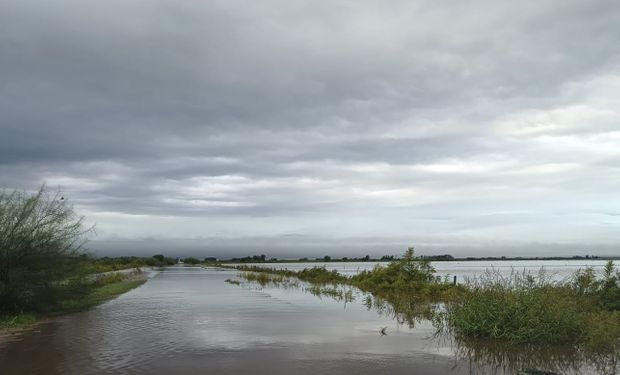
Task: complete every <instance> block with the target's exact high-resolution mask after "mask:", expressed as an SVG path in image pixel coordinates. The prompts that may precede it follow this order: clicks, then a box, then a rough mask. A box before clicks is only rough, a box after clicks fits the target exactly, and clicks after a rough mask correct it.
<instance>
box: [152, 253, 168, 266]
mask: <svg viewBox="0 0 620 375" xmlns="http://www.w3.org/2000/svg"><path fill="white" fill-rule="evenodd" d="M153 258H155V259H157V260H158V261H159V263H162V264H163V263H164V261H165V259H166V257H165V256H163V255H162V254H157V255H153Z"/></svg>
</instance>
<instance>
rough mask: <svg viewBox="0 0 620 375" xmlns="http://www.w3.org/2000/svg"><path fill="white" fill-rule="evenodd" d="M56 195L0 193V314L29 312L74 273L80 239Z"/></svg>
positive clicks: (82, 231) (78, 224) (69, 210)
mask: <svg viewBox="0 0 620 375" xmlns="http://www.w3.org/2000/svg"><path fill="white" fill-rule="evenodd" d="M91 230H92V228H84V225H83V218H82V217H81V216H78V215H77V214H76V213H75V212H74V210H73V207H72V206H71V205H70V204H69V203H68V201H67V200H66V199H65V198H64V197H62V196H61V195H60V193H59V192H56V193H53V194H52V193H49V192H48V190H47V189H46V188H45V186H42V187H41V188H40V189H39V190H38V191H37V192H36V193H34V194H30V193H27V192H21V191H12V192H6V191H2V192H0V310H5V311H11V310H12V311H18V310H20V309H24V308H33V307H34V305H36V304H37V303H45V300H46V299H50V298H53V295H54V293H53V290H54V289H58V288H57V287H58V286H60V285H62V284H63V283H65V284H66V282H67V280H68V279H69V278H70V277H72V276H75V275H76V273H77V272H78V271H79V270H78V267H76V264H78V263H79V262H80V257H79V256H78V255H79V252H80V249H81V248H82V246H83V245H84V243H85V240H86V238H85V235H86V234H87V233H88V232H89V231H91Z"/></svg>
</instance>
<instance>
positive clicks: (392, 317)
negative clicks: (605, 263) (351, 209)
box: [0, 267, 616, 375]
mask: <svg viewBox="0 0 620 375" xmlns="http://www.w3.org/2000/svg"><path fill="white" fill-rule="evenodd" d="M238 275H239V273H238V272H236V271H233V270H222V269H215V268H209V269H203V268H198V267H171V268H167V269H165V270H162V271H160V272H159V273H158V274H157V275H155V276H154V277H152V278H150V279H149V281H148V282H146V283H145V284H144V285H142V286H141V287H139V288H137V289H134V290H132V291H130V292H128V293H126V294H124V295H122V296H120V297H119V298H117V299H115V300H112V301H109V302H107V303H105V304H103V305H100V306H97V307H95V308H93V309H91V310H88V311H85V312H81V313H76V314H71V315H67V316H63V317H60V318H58V319H54V320H53V321H50V322H46V323H43V324H40V325H38V326H37V327H36V328H35V329H33V330H31V331H27V332H25V333H23V334H21V335H15V337H14V338H13V339H12V340H11V341H5V342H3V343H0V374H2V375H10V374H32V375H36V374H45V375H54V374H80V375H81V374H175V375H185V374H291V373H292V374H296V375H303V374H350V373H353V374H356V375H357V374H405V373H406V374H503V373H506V374H516V373H517V372H518V371H519V370H522V369H525V368H528V367H533V366H534V367H537V368H540V366H544V369H547V370H556V371H557V370H558V369H559V370H561V371H559V372H561V373H586V374H589V373H594V374H596V373H599V372H597V371H601V372H600V373H607V374H612V373H614V372H615V369H616V367H615V366H616V365H615V362H613V361H614V360H616V359H615V358H611V359H609V358H601V359H594V360H593V359H592V358H584V357H583V356H580V355H579V353H577V352H574V353H573V352H571V351H570V350H568V351H567V350H563V349H558V350H555V349H553V348H547V349H546V351H545V350H540V348H524V349H523V351H521V350H515V349H514V348H498V347H497V346H494V345H488V344H487V345H485V344H484V343H482V344H481V343H459V342H456V341H455V340H453V339H451V338H450V337H445V336H444V337H435V338H433V333H434V332H435V329H434V328H433V326H432V324H431V322H430V321H428V320H425V319H424V318H423V316H420V317H417V316H415V314H414V316H415V317H414V318H412V316H411V315H408V314H407V313H406V312H405V313H403V312H402V311H400V312H399V311H397V309H394V308H392V307H391V306H390V305H389V304H387V303H385V302H384V301H381V300H377V299H372V298H371V296H368V295H365V294H364V293H362V292H360V291H359V290H355V289H347V292H348V293H345V295H346V296H347V297H346V298H341V296H339V295H338V294H337V293H322V292H321V291H317V290H312V289H308V288H307V286H305V285H304V284H294V285H293V284H291V285H264V286H261V285H258V284H254V283H250V282H246V281H243V280H241V279H239V277H238ZM226 279H235V280H239V281H240V285H235V284H230V283H227V282H225V280H226ZM382 330H383V334H382ZM528 350H529V352H528ZM523 353H525V354H523ZM609 361H612V362H613V363H612V364H611V366H613V369H612V370H609V369H607V370H605V369H604V368H603V367H604V366H603V365H601V366H599V368H598V369H597V368H596V366H598V365H599V364H605V363H607V362H609ZM595 365H596V366H595Z"/></svg>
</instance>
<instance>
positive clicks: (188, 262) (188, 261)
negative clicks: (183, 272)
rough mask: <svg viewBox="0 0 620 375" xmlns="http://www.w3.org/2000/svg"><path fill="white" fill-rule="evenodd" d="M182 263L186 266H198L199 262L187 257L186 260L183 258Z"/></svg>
mask: <svg viewBox="0 0 620 375" xmlns="http://www.w3.org/2000/svg"><path fill="white" fill-rule="evenodd" d="M183 263H186V264H199V263H200V260H199V259H196V258H193V257H188V258H184V259H183Z"/></svg>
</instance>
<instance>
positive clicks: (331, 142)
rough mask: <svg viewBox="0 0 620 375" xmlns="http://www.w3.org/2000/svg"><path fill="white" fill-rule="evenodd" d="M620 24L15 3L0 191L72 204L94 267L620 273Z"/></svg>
mask: <svg viewBox="0 0 620 375" xmlns="http://www.w3.org/2000/svg"><path fill="white" fill-rule="evenodd" d="M619 24H620V7H619V6H618V5H617V4H616V3H615V2H613V1H601V2H597V3H596V4H589V3H583V2H578V1H569V2H566V1H562V2H559V1H558V2H547V3H544V4H533V3H532V4H529V3H511V4H506V3H504V4H500V3H497V2H492V1H477V2H474V3H471V2H470V3H459V2H452V3H451V4H438V3H436V2H431V1H416V2H411V1H397V2H391V3H390V4H389V5H388V4H385V3H383V2H377V1H362V2H350V1H344V0H343V1H335V2H334V1H330V2H319V3H316V2H314V3H312V4H310V3H307V2H302V1H286V2H284V1H268V2H260V3H252V4H248V3H247V2H240V1H213V2H200V1H186V2H173V1H160V2H151V1H132V2H127V1H108V2H105V4H104V3H101V4H99V3H92V2H84V1H66V0H63V1H57V2H54V3H45V2H44V3H41V2H35V1H28V0H26V1H22V0H20V1H16V0H15V1H13V0H8V1H4V2H2V3H1V4H0V82H1V84H0V113H2V116H1V117H0V184H1V185H3V186H5V187H6V188H28V189H33V188H36V186H37V185H38V184H40V183H44V182H45V183H47V184H48V185H50V186H52V187H56V186H58V187H60V188H61V189H62V190H63V191H64V192H65V193H66V195H67V196H69V197H70V198H71V200H72V201H73V202H74V204H75V206H76V208H77V209H78V210H79V211H80V212H83V213H84V215H86V216H87V217H88V219H89V220H90V221H92V222H96V223H97V225H98V228H99V229H98V232H99V237H98V238H97V241H96V242H93V246H94V247H95V249H97V248H100V249H101V251H104V250H105V251H114V248H115V247H114V246H117V245H118V244H119V243H120V242H119V241H121V242H122V241H125V242H123V243H127V244H131V246H133V247H135V248H138V247H143V248H145V247H148V246H146V245H144V244H146V243H149V244H150V243H153V241H155V242H156V241H164V242H166V241H167V242H166V243H176V244H178V246H179V248H181V247H183V245H182V244H183V243H184V242H183V241H190V242H191V241H194V242H193V243H196V244H204V245H205V246H208V244H209V243H211V244H212V246H215V247H218V246H219V248H221V249H224V250H225V251H232V252H237V253H243V252H244V251H245V250H247V249H250V248H252V249H253V248H254V247H253V246H250V245H249V244H248V240H246V239H247V238H250V239H253V240H250V241H249V242H252V241H257V240H256V239H258V238H263V239H267V240H265V241H266V242H265V244H270V245H268V246H267V245H265V246H267V247H272V248H279V249H281V250H278V251H282V252H284V249H287V251H290V252H291V253H295V252H304V251H310V250H312V251H313V252H314V251H317V252H318V251H319V249H325V250H326V251H328V250H329V251H334V252H336V251H344V252H346V251H345V250H343V249H348V250H347V251H358V250H360V249H365V248H369V247H373V248H382V249H383V248H385V249H386V250H387V249H394V250H396V249H395V248H398V249H399V250H398V251H400V250H402V249H400V248H401V247H402V246H403V244H406V243H413V244H416V243H417V244H424V246H426V249H428V251H431V250H432V251H434V250H436V249H438V248H440V247H441V246H443V245H445V246H446V247H449V248H450V249H451V250H453V251H454V252H455V253H459V252H460V254H466V253H468V252H476V253H484V252H485V251H487V253H493V252H494V251H499V250H498V249H500V248H510V249H519V250H514V251H531V252H536V251H537V250H534V248H536V249H538V248H544V249H547V250H548V251H550V252H562V251H564V252H570V251H576V249H578V248H581V247H587V248H590V249H592V248H593V249H594V250H596V249H600V252H601V253H608V254H609V253H614V250H612V249H614V246H617V245H619V244H620V231H618V226H619V225H620V221H618V220H616V219H614V217H615V216H610V215H609V214H607V213H608V212H613V211H617V210H620V203H619V201H618V200H617V198H616V196H617V191H618V188H619V187H620V175H619V174H618V160H620V148H619V147H617V146H618V144H620V128H619V127H618V124H620V110H618V108H620V103H619V102H620V100H619V99H618V98H620V51H619V50H618V48H617V40H618V39H619V38H620V27H618V25H619ZM290 233H294V234H296V235H299V236H302V237H303V238H304V241H305V242H304V243H306V242H307V241H310V242H311V243H312V244H313V245H311V246H310V245H308V246H306V245H303V244H302V243H301V242H299V241H290V240H289V239H287V238H288V237H286V236H287V234H290ZM447 237H450V238H454V240H453V241H451V242H450V243H449V244H446V243H445V241H443V239H445V238H447ZM207 238H208V239H211V240H209V241H211V242H209V241H207V240H205V239H207ZM352 238H354V239H355V240H354V241H353V240H351V242H354V243H355V244H356V245H355V246H353V245H351V246H349V245H346V243H347V241H346V239H352ZM524 238H525V239H527V240H528V241H529V243H530V244H529V245H528V244H527V243H526V244H524V243H523V240H524ZM218 241H220V242H221V243H225V244H226V245H225V246H224V245H216V244H219V243H220V242H218ZM140 243H141V244H142V245H139V244H140ZM115 244H116V245H115ZM442 244H443V245H442ZM119 246H120V245H119ZM119 246H117V247H116V249H117V250H118V248H121V247H122V246H120V247H119ZM127 246H129V245H127ZM131 246H130V247H131ZM192 246H193V245H192ZM196 246H199V247H200V246H202V245H196ZM172 247H174V246H172ZM259 247H260V246H259ZM226 249H228V250H226ZM244 249H245V250H244ZM472 249H474V250H472ZM476 249H477V250H476ZM485 249H486V250H485ZM562 249H564V250H562ZM224 250H222V251H224ZM360 251H361V250H360ZM590 252H592V251H590ZM616 252H617V251H616Z"/></svg>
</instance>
